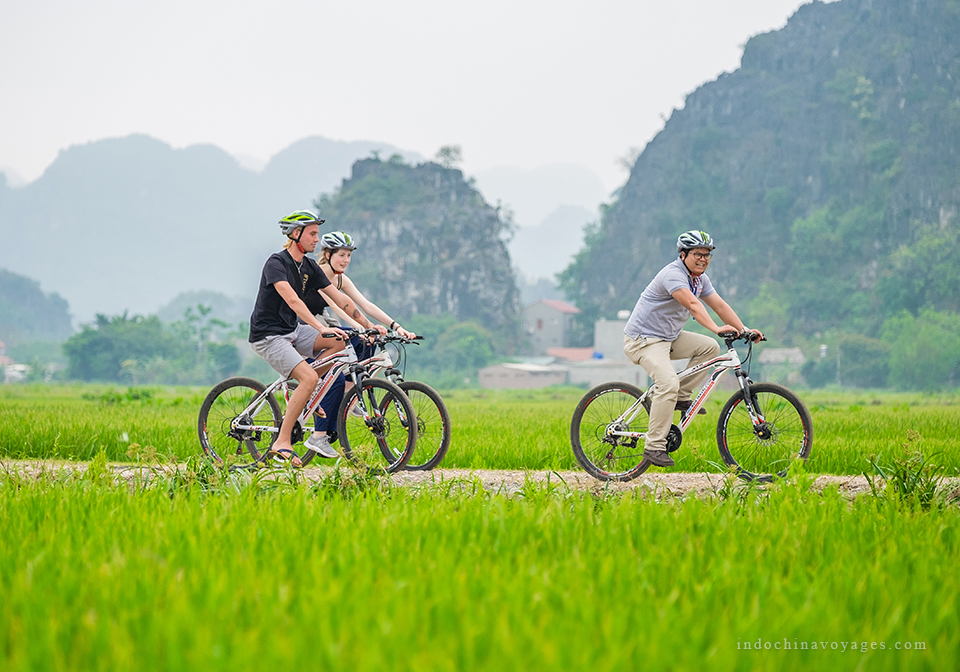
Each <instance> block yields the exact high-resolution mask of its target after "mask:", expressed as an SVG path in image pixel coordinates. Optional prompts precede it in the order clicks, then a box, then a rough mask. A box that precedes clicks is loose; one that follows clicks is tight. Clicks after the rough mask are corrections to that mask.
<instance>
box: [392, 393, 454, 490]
mask: <svg viewBox="0 0 960 672" xmlns="http://www.w3.org/2000/svg"><path fill="white" fill-rule="evenodd" d="M397 386H398V387H399V388H400V389H401V390H403V392H404V394H406V395H407V397H408V398H409V399H410V402H411V403H412V404H413V410H414V413H415V417H416V418H417V446H416V448H415V449H414V451H413V455H412V456H411V457H410V461H409V462H408V463H407V466H406V467H404V469H406V470H407V471H429V470H430V469H433V468H434V467H436V466H437V465H438V464H440V462H442V461H443V458H444V457H446V455H447V451H448V450H449V449H450V412H449V411H448V410H447V406H446V404H444V403H443V399H442V398H441V397H440V394H439V393H438V392H437V391H436V390H435V389H433V388H432V387H430V386H429V385H427V384H426V383H421V382H420V381H417V380H405V381H403V382H401V383H397ZM389 403H392V397H384V399H383V400H382V401H381V402H380V404H381V407H383V406H384V405H385V404H389Z"/></svg>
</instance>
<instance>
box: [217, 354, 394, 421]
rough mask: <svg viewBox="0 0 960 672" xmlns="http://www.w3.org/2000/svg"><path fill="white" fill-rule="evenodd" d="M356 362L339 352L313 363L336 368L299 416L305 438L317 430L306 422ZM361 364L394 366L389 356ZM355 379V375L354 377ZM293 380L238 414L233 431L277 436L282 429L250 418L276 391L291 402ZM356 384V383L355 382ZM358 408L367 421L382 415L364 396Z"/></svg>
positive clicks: (281, 381) (269, 389)
mask: <svg viewBox="0 0 960 672" xmlns="http://www.w3.org/2000/svg"><path fill="white" fill-rule="evenodd" d="M381 360H384V361H385V362H386V364H381V363H380V361H381ZM354 362H356V355H354V354H353V353H352V352H350V351H348V350H340V351H338V352H335V353H333V354H331V355H327V356H326V357H322V358H320V359H316V360H314V361H312V362H310V366H312V367H313V368H314V369H319V368H321V367H323V366H326V365H327V364H334V366H332V367H330V370H329V371H327V372H326V373H325V374H324V375H322V376H321V377H320V380H319V381H318V382H317V387H316V388H315V389H314V390H313V394H311V395H310V399H309V400H308V401H307V404H306V406H304V407H303V411H302V412H301V413H300V416H299V417H298V418H297V423H299V425H300V428H301V430H302V431H303V432H304V436H307V434H308V433H313V431H314V429H313V428H312V427H311V426H310V425H309V423H308V422H307V420H308V419H309V418H310V417H311V416H312V415H313V413H314V411H316V410H317V406H319V405H320V402H321V401H323V398H324V396H326V394H327V392H329V391H330V388H331V387H332V386H333V383H334V381H335V380H336V379H337V376H338V375H339V374H340V373H342V372H343V370H344V369H346V368H347V367H348V366H350V365H351V364H352V363H354ZM359 364H361V365H363V366H368V365H376V366H381V365H382V366H385V367H389V366H392V365H393V364H392V363H391V362H390V356H389V355H386V356H385V357H381V356H380V355H376V356H374V357H370V358H369V359H365V360H364V361H363V362H360V363H359ZM354 375H355V374H354ZM292 380H294V379H293V378H278V379H277V380H275V381H274V382H273V383H271V384H270V385H269V386H268V387H267V389H265V390H264V391H263V392H261V393H260V394H258V395H257V396H256V398H255V399H254V400H253V401H252V402H250V404H249V405H248V406H247V407H246V408H245V409H244V410H243V411H242V412H241V413H240V414H239V415H237V417H236V418H234V419H233V421H232V422H231V423H230V429H231V430H234V431H248V432H268V433H271V434H276V433H277V432H279V431H280V428H279V427H275V426H273V425H254V424H250V422H249V421H248V419H249V418H252V417H255V416H256V414H257V413H259V412H260V410H261V409H262V408H263V405H264V404H266V403H267V398H268V397H269V395H271V394H274V393H275V392H276V391H277V390H283V395H284V399H289V396H288V394H289V388H288V387H287V385H288V384H289V383H290V381H292ZM354 382H357V381H356V380H355V381H354ZM357 399H358V402H357V403H358V404H359V405H360V408H361V410H362V411H363V417H364V419H367V420H369V419H370V418H371V417H373V416H374V415H375V414H376V413H378V412H379V410H378V409H368V408H367V407H366V404H365V403H364V401H363V398H362V396H361V395H357Z"/></svg>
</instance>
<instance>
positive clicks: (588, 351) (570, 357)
mask: <svg viewBox="0 0 960 672" xmlns="http://www.w3.org/2000/svg"><path fill="white" fill-rule="evenodd" d="M547 354H548V355H550V356H551V357H556V358H557V359H565V360H567V361H568V362H585V361H587V360H588V359H590V358H591V357H593V348H547Z"/></svg>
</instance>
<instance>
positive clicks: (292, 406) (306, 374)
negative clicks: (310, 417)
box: [272, 362, 320, 464]
mask: <svg viewBox="0 0 960 672" xmlns="http://www.w3.org/2000/svg"><path fill="white" fill-rule="evenodd" d="M290 377H291V378H294V379H296V381H297V389H295V390H294V391H293V395H292V396H291V397H290V400H289V401H288V402H287V411H286V413H284V414H283V424H281V425H280V433H279V435H278V436H277V440H276V442H275V443H274V444H273V448H272V450H274V451H281V450H288V449H292V448H293V445H292V444H291V442H290V432H291V430H292V429H293V425H294V423H295V422H296V421H297V418H298V417H299V416H300V412H301V411H303V407H304V406H306V405H307V402H308V401H309V400H310V395H311V394H313V391H314V389H316V387H317V381H318V380H319V379H320V377H319V376H318V375H317V372H316V370H315V369H314V368H313V367H312V366H310V365H309V364H307V363H306V362H300V363H299V364H297V365H296V366H295V367H294V369H293V371H291V372H290ZM294 464H297V462H296V461H294Z"/></svg>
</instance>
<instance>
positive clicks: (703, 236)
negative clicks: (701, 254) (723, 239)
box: [677, 230, 717, 254]
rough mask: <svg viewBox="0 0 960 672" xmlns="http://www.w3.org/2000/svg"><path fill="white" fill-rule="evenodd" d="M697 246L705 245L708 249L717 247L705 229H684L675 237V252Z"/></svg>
mask: <svg viewBox="0 0 960 672" xmlns="http://www.w3.org/2000/svg"><path fill="white" fill-rule="evenodd" d="M697 247H705V248H707V249H708V250H715V249H717V247H716V245H714V244H713V238H711V237H710V234H709V233H707V232H706V231H696V230H691V231H685V232H683V233H681V234H680V237H679V238H677V254H680V253H681V252H686V251H689V250H692V249H694V248H697Z"/></svg>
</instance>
